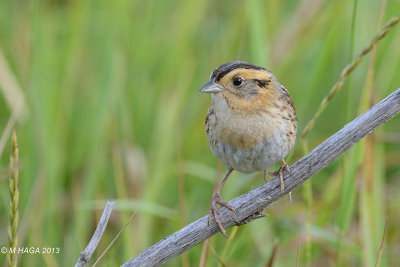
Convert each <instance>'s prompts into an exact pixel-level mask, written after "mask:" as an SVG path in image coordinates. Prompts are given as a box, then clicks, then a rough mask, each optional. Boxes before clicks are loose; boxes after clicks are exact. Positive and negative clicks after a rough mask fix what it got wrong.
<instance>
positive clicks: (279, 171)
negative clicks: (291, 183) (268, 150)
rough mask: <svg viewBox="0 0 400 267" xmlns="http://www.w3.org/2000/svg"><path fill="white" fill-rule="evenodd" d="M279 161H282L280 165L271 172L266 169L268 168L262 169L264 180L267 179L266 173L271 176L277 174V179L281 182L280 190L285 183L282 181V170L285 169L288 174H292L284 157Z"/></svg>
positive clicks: (283, 187)
mask: <svg viewBox="0 0 400 267" xmlns="http://www.w3.org/2000/svg"><path fill="white" fill-rule="evenodd" d="M281 163H282V165H281V167H280V168H279V170H277V171H274V172H271V171H268V170H265V171H264V181H267V180H266V177H267V175H271V176H277V175H278V176H279V181H280V183H281V191H283V190H284V189H285V184H284V183H283V175H284V171H287V172H288V173H290V174H292V173H291V172H290V170H289V165H287V164H286V162H285V160H284V159H283V160H282V161H281ZM289 194H290V193H289Z"/></svg>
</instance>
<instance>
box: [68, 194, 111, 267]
mask: <svg viewBox="0 0 400 267" xmlns="http://www.w3.org/2000/svg"><path fill="white" fill-rule="evenodd" d="M114 204H115V201H112V202H109V201H107V204H106V207H105V208H104V211H103V214H102V215H101V218H100V221H99V224H98V225H97V227H96V231H95V232H94V234H93V236H92V239H90V242H89V244H88V245H87V247H86V248H85V251H83V252H81V255H80V256H79V259H78V261H77V262H76V264H75V267H83V266H86V264H87V263H88V262H89V260H90V258H91V257H92V255H93V253H94V251H95V250H96V248H97V245H98V244H99V242H100V239H101V237H102V236H103V233H104V230H106V227H107V224H108V220H109V219H110V216H111V212H112V210H113V207H114Z"/></svg>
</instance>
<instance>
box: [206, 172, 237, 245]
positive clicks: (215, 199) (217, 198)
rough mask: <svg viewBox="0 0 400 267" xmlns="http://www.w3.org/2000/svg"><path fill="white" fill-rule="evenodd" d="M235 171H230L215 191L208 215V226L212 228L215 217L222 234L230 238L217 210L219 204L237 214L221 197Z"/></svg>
mask: <svg viewBox="0 0 400 267" xmlns="http://www.w3.org/2000/svg"><path fill="white" fill-rule="evenodd" d="M232 171H233V169H232V168H231V169H229V170H228V172H227V173H226V174H225V176H224V179H222V181H221V182H220V183H219V185H218V187H217V189H216V190H215V191H214V193H213V195H212V197H211V206H210V213H209V214H208V226H210V223H211V221H212V217H214V220H215V223H216V224H217V226H218V228H219V230H220V231H221V233H222V234H223V235H224V236H225V237H226V238H228V236H227V235H226V232H225V229H224V227H222V224H221V219H220V217H219V212H218V210H217V204H219V205H221V206H224V207H226V208H228V209H230V210H231V211H233V212H236V210H235V209H234V208H233V207H232V206H231V205H229V204H228V203H226V202H224V201H222V200H221V195H220V191H221V188H222V187H223V186H224V184H225V182H226V180H228V177H229V175H230V174H231V173H232Z"/></svg>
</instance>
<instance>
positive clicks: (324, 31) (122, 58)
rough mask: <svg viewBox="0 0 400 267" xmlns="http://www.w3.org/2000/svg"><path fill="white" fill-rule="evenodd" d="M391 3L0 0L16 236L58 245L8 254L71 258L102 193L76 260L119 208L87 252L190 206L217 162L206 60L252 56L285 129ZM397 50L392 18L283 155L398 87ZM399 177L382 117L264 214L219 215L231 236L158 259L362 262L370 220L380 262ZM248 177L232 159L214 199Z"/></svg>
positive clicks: (167, 227)
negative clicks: (209, 129) (242, 220)
mask: <svg viewBox="0 0 400 267" xmlns="http://www.w3.org/2000/svg"><path fill="white" fill-rule="evenodd" d="M354 7H356V9H354ZM354 10H356V12H354ZM399 10H400V1H398V0H392V1H387V3H386V2H385V1H373V0H365V1H362V2H360V3H358V4H357V3H356V2H355V1H354V0H353V1H350V0H347V1H346V0H338V1H327V0H319V1H317V0H302V1H261V0H249V1H238V0H231V1H204V0H193V1H152V0H149V1H131V0H130V1H128V0H119V1H114V2H110V1H104V0H96V1H90V0H87V1H78V0H71V1H66V0H64V1H61V0H58V1H56V0H53V1H10V0H6V1H1V3H0V51H1V56H0V86H1V89H2V91H0V136H1V135H2V136H6V135H7V132H6V130H4V129H6V125H7V123H8V122H9V120H10V118H11V120H12V119H13V117H14V118H15V119H16V121H17V123H16V126H15V128H16V131H17V134H18V138H19V147H20V170H21V171H20V178H19V190H20V201H19V206H20V208H19V209H20V227H19V231H18V238H19V244H20V246H24V247H60V249H61V252H60V253H59V254H35V255H26V254H25V255H20V257H19V263H20V266H43V265H47V266H71V265H72V264H74V263H75V262H76V260H77V259H78V257H79V253H80V251H81V250H83V249H84V248H85V246H86V245H87V243H88V241H89V239H90V237H91V235H92V233H93V231H94V229H95V226H96V224H97V222H98V220H99V218H100V216H101V213H102V209H103V208H104V205H105V201H106V200H110V199H115V200H117V203H116V211H115V212H114V213H113V215H112V218H111V221H110V224H109V226H108V228H107V230H106V234H105V236H104V237H103V240H102V241H101V243H100V246H99V247H98V249H97V251H96V253H95V255H94V257H93V260H92V261H91V262H92V263H93V262H94V260H95V258H97V257H98V256H99V255H100V254H101V252H102V251H103V250H104V249H105V247H106V246H107V245H108V244H109V243H110V242H111V240H112V239H113V238H114V236H115V235H116V234H117V233H118V231H119V230H120V229H121V228H122V226H123V225H124V224H125V223H126V221H127V220H128V219H129V217H130V215H131V214H132V212H134V211H136V212H137V213H136V216H135V218H134V221H133V222H132V223H131V224H130V225H129V226H128V227H127V229H126V230H125V232H124V233H123V234H122V236H121V237H120V238H119V239H118V240H117V242H116V243H115V244H114V245H113V247H112V248H111V249H110V251H109V252H108V253H107V254H106V256H105V258H104V259H103V260H102V262H101V263H102V265H103V266H116V265H119V264H122V263H124V262H125V261H127V260H129V259H130V258H131V257H133V256H135V255H136V254H138V253H139V252H140V251H141V250H143V249H145V248H147V247H148V246H150V245H151V244H153V243H155V242H157V241H159V240H160V239H161V238H163V237H164V236H166V235H169V234H171V233H173V232H175V231H176V230H178V229H179V228H181V227H182V226H183V225H186V224H187V223H190V222H192V221H194V220H196V219H198V218H199V217H201V216H204V215H205V214H207V212H208V209H209V204H210V197H211V194H212V191H213V188H214V186H215V184H216V183H217V182H219V180H220V179H221V178H222V174H223V172H224V171H225V169H224V168H225V167H223V166H221V165H220V164H219V163H218V162H217V160H216V159H215V157H214V156H213V155H212V153H211V151H210V150H209V147H208V144H207V140H206V136H205V130H204V119H205V115H206V110H207V108H208V105H209V103H210V98H209V96H205V95H201V94H199V93H198V92H197V90H198V89H199V88H200V87H201V86H202V85H203V84H204V83H206V82H207V81H208V78H209V74H210V73H211V71H212V70H213V69H214V68H216V67H217V66H219V65H220V64H222V63H225V62H228V61H233V60H246V61H250V62H252V63H255V64H259V65H261V66H265V67H267V68H268V69H270V70H271V71H272V72H273V73H274V74H275V75H276V76H277V78H278V79H279V81H280V82H281V83H282V84H283V85H284V86H285V87H286V88H287V89H288V90H289V92H290V93H291V95H292V98H293V99H294V102H295V104H296V109H297V114H298V119H299V134H300V133H301V131H302V130H303V129H304V126H305V125H306V123H307V122H308V121H309V120H310V119H311V118H312V116H313V115H314V114H315V112H316V110H317V108H318V106H319V104H320V102H321V100H322V99H323V97H324V96H326V95H327V94H328V92H329V90H330V88H331V87H332V85H333V84H334V83H335V82H336V80H337V79H338V77H339V75H340V72H341V70H342V69H343V67H344V66H345V65H346V64H347V63H349V62H350V61H351V58H352V57H353V56H354V55H356V54H358V53H359V52H360V51H361V49H362V48H363V47H364V46H365V45H366V44H367V43H368V41H369V40H370V39H371V38H372V37H373V36H374V35H375V34H376V33H377V31H378V29H379V27H380V26H379V25H383V24H385V23H386V22H387V21H388V20H389V19H390V18H391V17H392V16H394V15H396V14H397V13H398V12H399ZM380 14H382V24H380V22H379V21H380V19H379V18H380ZM352 22H354V27H353V29H354V31H353V32H352V31H351V29H352ZM351 32H352V33H351ZM399 48H400V27H398V26H397V27H395V28H394V29H393V30H392V31H391V32H390V33H389V34H388V35H387V36H386V37H385V38H384V39H383V40H382V41H381V42H380V43H379V45H378V48H377V50H375V51H374V52H373V53H371V54H370V55H368V56H367V57H366V58H364V60H363V62H362V63H361V64H360V66H359V67H358V68H357V69H356V70H355V71H354V72H353V74H352V76H351V77H350V78H349V79H347V80H346V83H345V86H344V88H343V89H342V91H341V92H340V93H339V94H338V95H336V96H335V98H334V99H333V100H331V102H330V103H329V105H328V108H327V109H326V110H325V112H324V113H323V114H322V116H321V118H320V119H319V120H318V121H317V122H316V124H315V127H314V128H313V129H312V131H311V132H310V134H309V135H308V137H307V139H306V141H305V142H304V143H303V144H302V145H298V146H297V148H296V149H295V151H294V152H293V153H292V155H291V156H290V158H289V162H288V163H289V164H291V163H293V162H294V161H295V160H297V159H298V158H300V157H301V156H302V155H304V153H306V152H307V151H308V150H311V149H312V148H314V147H315V146H316V145H318V144H319V143H320V142H322V141H323V140H325V139H326V138H327V137H329V136H330V135H331V134H333V133H334V132H336V131H337V130H339V129H340V128H342V127H343V125H344V124H346V123H347V122H349V121H350V120H352V119H353V118H355V117H356V116H357V114H359V113H361V112H363V111H365V110H366V109H367V108H368V107H369V106H371V105H373V104H374V103H376V102H378V101H379V100H380V99H382V98H384V97H386V96H387V95H388V94H389V93H391V92H392V91H394V90H395V89H397V88H399V87H400V75H399V69H400V49H399ZM374 54H375V56H374ZM13 81H15V82H13ZM19 95H23V99H24V101H23V102H22V104H21V107H22V108H21V112H14V116H13V115H12V114H13V110H15V109H16V98H17V97H18V96H19ZM10 151H11V143H10V138H8V139H7V143H6V146H5V148H4V150H2V149H1V146H0V246H8V240H7V223H8V219H7V218H8V216H9V207H8V203H9V193H8V175H9V172H8V164H9V155H10ZM399 178H400V118H399V116H397V117H396V118H394V119H393V120H391V121H390V122H388V123H387V124H385V125H384V126H383V127H381V128H380V129H378V130H377V131H376V132H375V133H373V134H371V135H370V137H369V138H368V139H365V140H364V141H363V142H361V143H360V144H358V145H357V146H356V147H355V148H353V149H351V150H350V151H348V152H347V153H346V154H345V155H344V156H342V157H341V158H340V159H338V160H335V161H334V162H333V163H332V164H331V165H330V166H329V167H327V168H326V169H324V170H322V171H321V172H319V173H318V174H316V175H315V176H314V177H313V179H311V180H310V181H309V182H307V183H306V184H305V185H303V186H301V187H300V188H298V189H297V190H295V191H294V192H293V198H294V202H293V204H289V201H288V200H287V199H282V200H280V201H278V202H277V203H276V204H274V205H273V206H271V207H270V208H269V209H267V211H266V212H267V213H268V214H269V216H268V217H267V218H265V219H260V220H257V221H255V222H253V223H251V224H249V225H246V226H244V227H240V228H233V230H231V229H229V230H228V235H234V237H233V238H232V239H230V240H227V239H225V238H224V237H223V236H222V235H221V234H218V235H217V236H214V237H212V238H211V239H210V240H209V241H207V243H206V244H207V246H203V245H202V244H200V245H198V246H196V247H194V248H193V249H191V250H189V251H188V252H186V253H185V254H183V256H179V257H177V258H175V259H174V260H172V261H171V262H170V263H168V264H167V266H185V267H186V266H198V265H199V264H200V262H201V263H202V264H205V265H206V266H217V265H218V264H219V261H218V259H217V257H216V256H215V255H214V252H213V250H214V251H215V253H216V254H218V256H219V257H221V258H222V260H223V262H224V263H225V264H226V265H227V266H248V265H251V266H265V265H266V264H267V262H268V261H269V260H270V258H271V254H272V251H273V249H274V247H275V251H276V254H275V260H274V266H294V265H295V264H296V260H297V250H298V248H299V258H298V262H299V265H300V266H320V265H322V264H327V265H328V266H335V265H337V266H350V265H351V266H374V265H375V261H376V259H377V257H378V251H379V246H380V243H381V239H382V235H383V231H384V226H385V220H386V218H388V230H387V235H386V240H385V243H384V246H383V252H382V259H381V266H396V265H398V263H399V262H400V255H399V253H398V252H399V251H400V245H399V244H400V230H399V229H400V228H399V227H400V211H399V210H400V201H399V200H400V199H399V194H400V179H399ZM262 182H263V179H262V174H261V173H256V174H252V175H243V174H240V173H237V172H235V173H234V174H233V175H232V177H231V178H230V179H229V181H228V182H227V184H226V186H225V187H224V189H223V191H222V198H223V199H224V200H229V199H231V198H234V197H237V196H239V195H240V194H242V193H244V192H246V191H248V190H250V189H251V188H253V187H255V186H258V185H260V184H261V183H262ZM298 244H299V245H298ZM210 247H211V248H210ZM202 250H203V254H202ZM201 255H203V258H202V260H201V257H202V256H201ZM205 255H207V257H205ZM0 262H6V260H5V255H3V254H1V255H0Z"/></svg>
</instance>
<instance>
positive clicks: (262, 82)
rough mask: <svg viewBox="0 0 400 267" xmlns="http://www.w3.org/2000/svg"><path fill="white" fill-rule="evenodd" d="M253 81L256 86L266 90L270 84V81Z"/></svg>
mask: <svg viewBox="0 0 400 267" xmlns="http://www.w3.org/2000/svg"><path fill="white" fill-rule="evenodd" d="M254 81H255V82H256V83H257V84H258V86H259V87H263V88H267V85H268V84H269V83H270V82H271V80H258V79H254Z"/></svg>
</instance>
